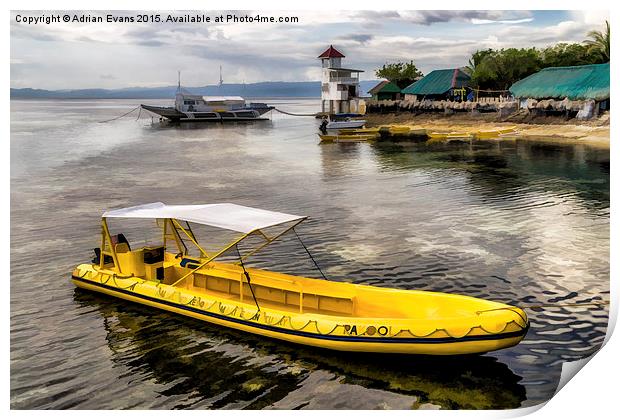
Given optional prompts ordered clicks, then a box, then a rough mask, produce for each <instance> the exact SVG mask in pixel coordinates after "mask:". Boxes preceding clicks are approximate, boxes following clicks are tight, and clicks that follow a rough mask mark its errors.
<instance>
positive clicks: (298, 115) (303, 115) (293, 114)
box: [273, 108, 319, 117]
mask: <svg viewBox="0 0 620 420" xmlns="http://www.w3.org/2000/svg"><path fill="white" fill-rule="evenodd" d="M273 110H274V111H278V112H279V113H281V114H286V115H292V116H293V117H316V116H317V115H319V114H318V113H317V112H315V113H313V114H295V113H293V112H286V111H282V110H281V109H278V108H274V109H273Z"/></svg>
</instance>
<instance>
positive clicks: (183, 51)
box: [11, 10, 608, 89]
mask: <svg viewBox="0 0 620 420" xmlns="http://www.w3.org/2000/svg"><path fill="white" fill-rule="evenodd" d="M16 13H22V14H25V13H26V12H13V13H12V19H13V20H12V23H11V77H12V80H11V86H13V87H26V86H28V87H36V88H47V89H65V88H86V87H91V88H92V87H107V88H114V87H128V86H135V85H141V86H150V85H158V84H160V85H161V84H163V85H172V84H174V83H175V81H176V71H177V70H178V69H181V70H182V71H183V78H184V83H185V84H186V85H188V86H191V85H205V84H213V83H216V82H217V80H218V79H219V66H220V65H222V66H223V68H224V79H225V81H226V82H229V83H235V82H242V81H245V82H247V83H251V82H256V81H265V80H285V81H295V80H317V79H318V78H319V76H320V68H319V62H318V60H317V59H316V56H317V55H318V54H319V53H320V52H321V51H322V50H323V49H325V48H326V47H327V46H328V45H329V44H330V43H334V44H335V46H336V47H337V48H340V49H342V50H343V52H344V53H345V55H346V56H347V57H346V60H345V64H346V65H348V66H351V67H355V68H361V69H363V70H366V72H365V73H364V74H363V78H365V79H371V78H374V69H376V68H378V67H380V66H381V65H382V64H384V63H385V62H393V61H402V60H410V59H414V61H415V62H416V65H418V67H419V68H421V69H422V70H423V71H424V72H428V71H430V70H433V69H436V68H448V67H458V66H462V65H465V64H467V60H468V59H469V57H470V56H471V54H472V53H473V52H474V51H476V50H477V49H483V48H503V47H513V46H514V47H526V46H536V47H541V46H546V45H549V44H552V43H556V42H562V41H563V42H580V41H582V40H583V39H584V38H585V37H586V34H587V32H588V31H589V30H591V29H593V28H594V27H596V25H600V24H601V23H602V22H603V21H604V20H605V18H606V17H607V18H608V16H607V14H605V13H602V12H570V13H568V14H567V13H558V14H557V18H555V19H551V22H550V23H549V24H547V25H545V26H543V25H540V24H537V17H536V14H535V13H532V12H529V11H477V10H470V11H450V10H448V11H446V10H444V11H361V12H360V11H331V10H330V11H325V12H323V11H303V12H302V11H287V12H282V11H269V12H263V11H261V12H252V11H248V12H245V11H236V12H210V13H209V14H210V15H213V16H214V15H216V14H220V13H224V14H227V13H236V14H239V15H245V14H248V15H250V16H255V15H256V14H258V13H260V14H261V15H263V16H267V15H269V16H299V18H300V23H298V24H282V25H280V24H213V23H212V24H179V23H176V24H172V23H168V24H119V23H116V24H92V23H71V24H64V23H59V24H52V25H24V24H19V23H17V22H15V18H14V17H15V14H16ZM28 13H31V14H32V13H37V12H28ZM96 13H97V14H98V15H105V14H106V13H107V12H96ZM115 13H116V12H115ZM120 13H123V14H124V15H129V14H135V12H120ZM161 13H162V14H165V13H167V12H161ZM174 13H175V14H177V15H179V14H187V13H191V12H174ZM198 13H201V12H198ZM567 16H568V17H567ZM102 75H107V76H110V75H113V76H114V77H102Z"/></svg>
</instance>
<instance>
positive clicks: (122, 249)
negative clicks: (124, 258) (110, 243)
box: [114, 242, 130, 254]
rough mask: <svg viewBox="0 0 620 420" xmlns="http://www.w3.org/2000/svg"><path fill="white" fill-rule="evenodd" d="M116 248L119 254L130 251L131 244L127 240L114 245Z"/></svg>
mask: <svg viewBox="0 0 620 420" xmlns="http://www.w3.org/2000/svg"><path fill="white" fill-rule="evenodd" d="M114 250H115V251H116V253H117V254H124V253H126V252H129V251H130V250H129V244H127V243H125V242H120V243H118V244H116V245H115V246H114Z"/></svg>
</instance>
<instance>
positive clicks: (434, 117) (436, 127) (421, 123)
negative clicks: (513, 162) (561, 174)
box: [364, 113, 610, 148]
mask: <svg viewBox="0 0 620 420" xmlns="http://www.w3.org/2000/svg"><path fill="white" fill-rule="evenodd" d="M364 118H365V119H366V121H367V125H368V126H376V125H381V124H402V125H409V126H411V127H414V128H418V129H419V128H424V129H427V130H433V131H480V130H492V129H494V128H499V127H516V129H517V131H518V133H519V134H518V138H520V139H536V140H539V141H540V140H545V141H550V142H554V141H559V142H563V143H566V142H571V143H575V142H576V143H582V142H584V143H587V144H588V145H591V146H594V147H604V148H609V139H610V132H609V114H608V113H606V114H604V115H602V116H601V117H599V118H597V119H594V120H591V121H579V122H578V121H577V120H575V119H572V120H568V121H566V120H564V119H563V118H560V117H543V118H535V119H533V120H531V121H528V122H523V121H522V120H521V121H514V120H508V121H498V120H497V116H496V114H495V113H492V114H480V115H478V116H472V115H471V114H469V113H467V114H463V115H459V114H456V115H448V116H445V115H439V114H422V115H415V116H414V115H413V114H410V113H399V114H394V113H391V114H367V115H365V116H364Z"/></svg>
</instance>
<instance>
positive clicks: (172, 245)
mask: <svg viewBox="0 0 620 420" xmlns="http://www.w3.org/2000/svg"><path fill="white" fill-rule="evenodd" d="M110 218H142V219H155V220H156V222H157V224H158V226H159V227H160V228H161V229H162V233H163V235H162V243H161V244H159V245H157V246H145V247H142V248H138V249H132V248H131V246H130V244H129V241H128V240H127V239H126V238H125V236H124V235H123V234H117V235H111V234H110V230H109V228H108V223H107V220H108V219H110ZM305 219H306V217H304V216H296V215H291V214H285V213H278V212H272V211H266V210H260V209H255V208H251V207H245V206H239V205H235V204H227V203H225V204H202V205H165V204H163V203H151V204H145V205H140V206H136V207H129V208H124V209H118V210H112V211H107V212H105V213H104V214H103V217H102V221H101V227H102V234H101V246H100V248H97V249H95V258H94V259H93V261H92V262H91V263H87V264H81V265H79V266H78V267H77V268H76V269H75V270H74V271H73V273H72V279H73V282H74V283H75V285H76V286H78V287H81V288H84V289H89V290H92V291H96V292H101V293H106V294H108V295H112V296H115V297H119V298H122V299H127V300H129V301H133V302H137V303H141V304H144V305H149V306H152V307H156V308H159V309H164V310H168V311H172V312H175V313H178V314H181V315H186V316H190V317H193V318H197V319H200V320H204V321H207V322H210V323H213V324H217V325H220V326H223V327H229V328H235V329H238V330H241V331H245V332H249V333H253V334H258V335H262V336H265V337H269V338H274V339H280V340H286V341H289V342H293V343H298V344H303V345H309V346H316V347H323V348H328V349H333V350H344V351H355V352H376V353H418V354H435V355H454V354H466V353H484V352H488V351H493V350H498V349H501V348H505V347H510V346H514V345H516V344H517V343H519V342H520V341H521V339H522V338H523V337H524V336H525V334H526V332H527V330H528V327H529V322H528V318H527V315H526V314H525V312H524V311H523V310H521V309H519V308H517V307H514V306H509V305H505V304H502V303H496V302H492V301H488V300H483V299H477V298H473V297H467V296H461V295H456V294H447V293H438V292H427V291H413V290H399V289H391V288H387V287H374V286H366V285H361V284H352V283H341V282H334V281H327V280H317V279H311V278H305V277H298V276H293V275H287V274H281V273H276V272H272V271H266V270H261V269H256V268H248V267H246V265H245V263H246V261H247V259H248V258H249V257H250V256H252V255H254V254H255V253H256V252H258V251H260V250H262V249H263V248H264V247H265V246H267V245H269V244H271V243H272V242H274V241H276V240H277V239H279V238H280V237H281V236H282V235H284V234H285V233H287V232H290V231H293V232H295V227H296V226H297V225H299V224H300V223H301V222H303V221H304V220H305ZM190 223H195V224H202V225H207V226H211V227H216V228H221V229H227V230H230V231H235V232H237V233H239V236H238V238H237V239H235V240H234V241H232V242H231V243H230V244H228V245H226V246H224V247H223V248H222V249H220V250H218V251H210V250H209V251H207V250H206V249H204V248H203V247H202V246H201V245H200V243H199V242H198V240H197V238H196V236H195V235H194V233H193V231H192V229H191V226H190ZM295 233H296V232H295ZM250 237H252V238H255V239H260V240H261V241H260V244H259V245H258V246H253V247H252V249H251V250H249V251H247V250H246V251H244V252H240V248H239V247H238V245H239V244H240V243H241V242H242V241H244V240H246V239H248V238H250ZM187 241H189V242H187ZM300 241H301V239H300ZM186 242H187V243H188V244H189V243H190V242H191V244H193V246H194V247H195V248H196V249H197V250H199V251H196V252H199V253H200V255H198V256H190V255H188V247H187V244H186ZM302 244H303V243H302ZM304 248H305V246H304ZM235 250H236V251H237V255H238V262H237V263H230V262H228V263H227V262H218V261H216V260H217V259H218V258H220V257H222V256H223V255H224V253H226V252H228V251H235ZM306 250H307V248H306ZM308 254H309V253H308ZM317 268H318V266H317Z"/></svg>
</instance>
